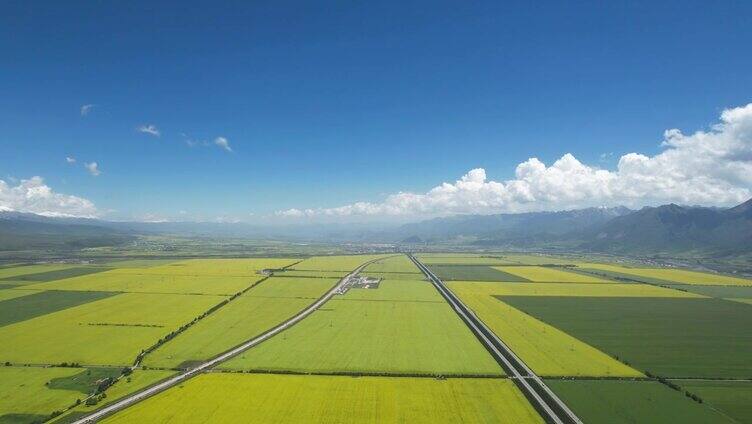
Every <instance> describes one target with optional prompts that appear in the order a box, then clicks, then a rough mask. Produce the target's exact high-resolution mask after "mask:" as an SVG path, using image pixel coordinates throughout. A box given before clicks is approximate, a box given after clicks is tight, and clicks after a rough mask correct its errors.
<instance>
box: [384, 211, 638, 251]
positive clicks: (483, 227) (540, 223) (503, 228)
mask: <svg viewBox="0 0 752 424" xmlns="http://www.w3.org/2000/svg"><path fill="white" fill-rule="evenodd" d="M629 212H630V210H629V209H627V208H624V207H615V208H587V209H578V210H570V211H561V212H531V213H519V214H498V215H459V216H453V217H448V218H435V219H431V220H427V221H422V222H418V223H414V224H405V225H403V226H401V227H400V228H399V229H398V232H399V234H400V235H401V236H403V238H404V237H417V238H419V239H422V240H425V241H428V242H431V241H446V240H452V239H457V240H466V241H472V242H473V243H474V244H485V245H495V244H496V245H508V244H524V245H529V244H532V243H535V242H539V241H546V240H552V239H561V238H562V237H564V236H568V235H570V234H574V233H577V232H579V231H582V230H585V229H589V228H593V227H594V226H598V225H601V224H604V223H606V222H608V221H610V220H611V219H613V218H615V217H619V216H622V215H624V214H628V213H629Z"/></svg>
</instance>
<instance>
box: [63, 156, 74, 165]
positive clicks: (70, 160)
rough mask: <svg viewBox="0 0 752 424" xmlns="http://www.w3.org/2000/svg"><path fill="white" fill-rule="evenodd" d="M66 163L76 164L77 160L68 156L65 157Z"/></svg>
mask: <svg viewBox="0 0 752 424" xmlns="http://www.w3.org/2000/svg"><path fill="white" fill-rule="evenodd" d="M65 162H67V163H71V164H73V163H76V158H74V157H71V156H66V157H65Z"/></svg>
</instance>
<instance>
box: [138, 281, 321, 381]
mask: <svg viewBox="0 0 752 424" xmlns="http://www.w3.org/2000/svg"><path fill="white" fill-rule="evenodd" d="M335 282H336V280H324V279H306V278H298V279H293V278H270V279H268V280H266V281H264V282H262V283H260V284H259V285H258V286H256V287H254V288H252V289H251V290H249V291H248V292H247V293H246V294H244V295H243V296H240V297H239V298H237V299H235V300H234V301H232V302H230V303H229V304H228V305H227V306H225V307H224V308H222V309H221V310H220V311H219V312H217V313H215V314H212V315H210V316H208V317H207V318H205V319H203V320H201V321H200V322H198V323H197V324H195V325H194V326H192V327H191V328H190V329H188V330H186V331H185V332H184V333H182V334H180V335H179V336H178V337H176V338H175V339H173V340H172V341H170V343H166V344H164V345H163V346H161V347H160V348H159V349H157V350H155V351H154V352H153V353H151V354H149V355H147V356H146V359H145V360H144V364H145V365H147V366H150V367H167V368H175V367H179V366H181V365H182V364H184V363H191V362H195V361H199V360H202V359H208V358H210V357H212V356H214V355H217V354H219V353H222V352H223V351H225V350H228V349H230V348H231V347H233V346H235V345H237V344H240V343H241V342H243V341H245V340H248V339H250V338H252V337H254V336H257V335H259V334H261V333H262V332H264V331H266V330H268V329H270V328H272V327H274V326H275V325H277V324H279V323H281V322H282V321H284V320H286V319H288V318H290V317H291V316H293V315H294V314H295V313H296V312H298V311H300V310H301V309H304V308H305V307H306V306H308V305H310V304H311V303H313V301H314V300H315V299H316V298H318V297H319V296H321V295H322V294H323V293H324V292H325V291H326V290H328V289H329V288H331V287H332V286H333V285H334V283H335Z"/></svg>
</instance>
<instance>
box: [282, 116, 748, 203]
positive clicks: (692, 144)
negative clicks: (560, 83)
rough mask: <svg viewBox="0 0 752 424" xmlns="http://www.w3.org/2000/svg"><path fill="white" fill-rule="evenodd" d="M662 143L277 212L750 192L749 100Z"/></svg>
mask: <svg viewBox="0 0 752 424" xmlns="http://www.w3.org/2000/svg"><path fill="white" fill-rule="evenodd" d="M661 145H662V147H663V148H664V150H663V151H662V152H661V153H659V154H657V155H655V156H646V155H643V154H640V153H629V154H626V155H624V156H621V158H619V159H618V164H617V166H616V169H614V170H606V169H600V168H598V167H596V166H590V165H586V164H583V163H582V162H580V161H579V160H577V159H576V158H575V157H574V156H573V155H572V154H570V153H567V154H565V155H564V156H562V157H561V158H560V159H559V160H557V161H555V162H554V163H553V164H551V165H550V166H547V165H546V164H544V163H543V162H541V161H540V160H538V159H537V158H534V157H533V158H530V159H528V160H527V161H525V162H522V163H520V164H519V165H517V167H516V169H515V177H514V178H513V179H510V180H506V181H493V180H488V178H487V177H486V171H485V170H484V169H482V168H477V169H473V170H471V171H469V172H468V173H467V174H465V175H464V176H462V177H461V178H460V179H459V180H457V181H455V182H454V183H443V184H441V185H439V186H437V187H434V188H433V189H431V190H429V191H428V192H426V193H409V192H407V193H406V192H400V193H396V194H391V195H389V196H387V197H386V199H385V200H384V201H382V202H377V203H371V202H357V203H353V204H349V205H345V206H340V207H335V208H319V209H289V210H285V211H280V212H277V213H276V215H277V216H282V217H292V218H300V217H322V216H324V217H325V216H334V217H342V216H421V217H425V216H440V215H451V214H461V213H502V212H527V211H540V210H561V209H569V208H580V207H588V206H609V205H627V206H632V207H639V206H644V205H655V204H662V203H668V202H675V203H681V204H691V205H716V206H720V205H733V204H736V203H740V202H743V201H745V200H747V199H749V198H750V196H752V103H751V104H749V105H747V106H743V107H738V108H734V109H728V110H725V111H724V112H723V113H722V114H721V120H720V122H719V123H718V124H716V125H714V126H713V127H712V128H711V129H710V130H708V131H698V132H695V133H694V134H690V135H685V134H683V133H682V132H681V131H679V130H677V129H671V130H668V131H666V132H665V134H664V141H663V143H662V144H661Z"/></svg>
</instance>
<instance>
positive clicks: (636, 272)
mask: <svg viewBox="0 0 752 424" xmlns="http://www.w3.org/2000/svg"><path fill="white" fill-rule="evenodd" d="M578 267H581V268H586V269H594V270H603V271H608V272H612V273H615V274H617V275H622V276H633V277H644V278H648V279H654V280H658V281H662V282H665V283H668V284H671V283H674V284H676V283H679V284H700V285H725V286H752V280H748V279H744V278H738V277H731V276H727V275H721V274H713V273H707V272H697V271H690V270H684V269H672V268H629V267H623V266H618V265H606V264H592V263H588V264H578Z"/></svg>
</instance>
